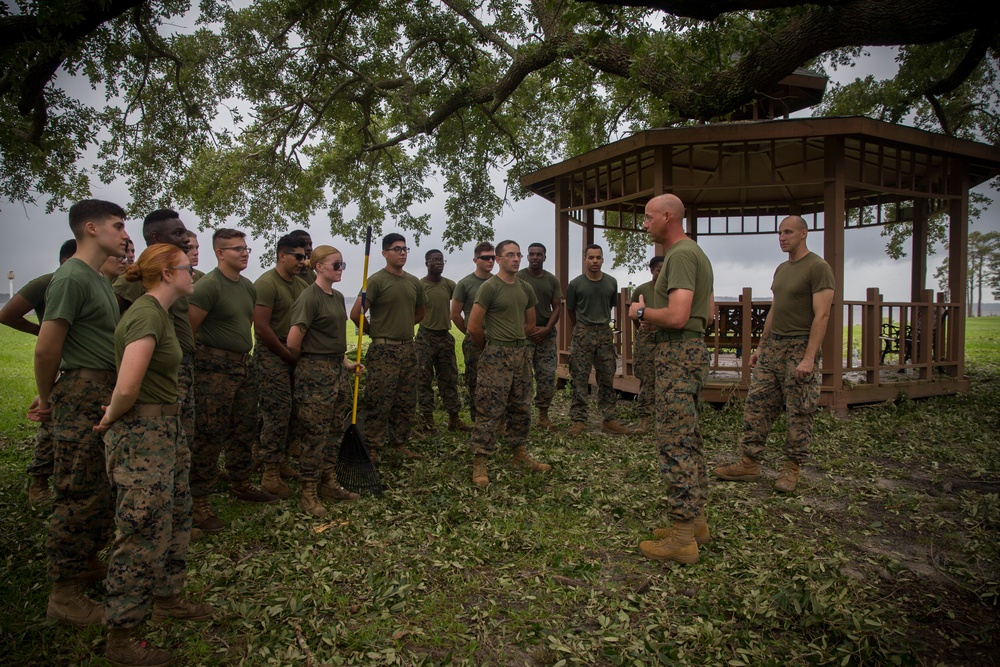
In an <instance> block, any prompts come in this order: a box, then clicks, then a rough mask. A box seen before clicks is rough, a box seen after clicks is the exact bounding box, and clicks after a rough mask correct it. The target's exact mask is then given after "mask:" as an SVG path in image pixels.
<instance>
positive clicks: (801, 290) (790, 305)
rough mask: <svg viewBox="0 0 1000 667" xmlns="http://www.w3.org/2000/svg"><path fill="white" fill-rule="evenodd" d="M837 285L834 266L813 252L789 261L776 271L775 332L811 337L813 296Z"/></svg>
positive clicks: (779, 266)
mask: <svg viewBox="0 0 1000 667" xmlns="http://www.w3.org/2000/svg"><path fill="white" fill-rule="evenodd" d="M834 287H835V283H834V279H833V269H831V268H830V265H829V264H827V263H826V260H824V259H823V258H822V257H820V256H819V255H817V254H816V253H814V252H810V253H809V254H808V255H806V256H805V257H803V258H802V259H799V260H796V261H794V262H793V261H791V260H788V261H785V262H782V263H781V264H779V265H778V268H777V269H775V270H774V279H773V280H772V281H771V293H772V294H774V303H772V305H771V313H772V314H771V332H772V333H776V334H778V335H779V336H808V335H809V330H810V329H811V328H812V321H813V315H814V313H813V304H812V299H813V295H814V294H816V293H817V292H822V291H823V290H826V289H833V288H834Z"/></svg>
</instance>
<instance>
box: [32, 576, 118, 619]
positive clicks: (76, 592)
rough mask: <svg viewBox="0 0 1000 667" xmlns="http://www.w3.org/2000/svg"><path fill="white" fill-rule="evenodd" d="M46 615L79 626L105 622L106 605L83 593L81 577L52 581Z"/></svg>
mask: <svg viewBox="0 0 1000 667" xmlns="http://www.w3.org/2000/svg"><path fill="white" fill-rule="evenodd" d="M45 615H46V616H47V617H49V618H52V619H55V620H57V621H59V622H61V623H66V624H67V625H75V626H76V627H78V628H85V627H87V626H88V625H102V624H103V623H104V607H103V606H102V605H100V604H98V603H96V602H94V601H93V600H91V599H90V598H88V597H87V596H86V595H84V594H83V584H81V583H80V580H79V579H69V580H65V581H56V582H53V583H52V592H51V593H49V602H48V605H47V606H46V608H45Z"/></svg>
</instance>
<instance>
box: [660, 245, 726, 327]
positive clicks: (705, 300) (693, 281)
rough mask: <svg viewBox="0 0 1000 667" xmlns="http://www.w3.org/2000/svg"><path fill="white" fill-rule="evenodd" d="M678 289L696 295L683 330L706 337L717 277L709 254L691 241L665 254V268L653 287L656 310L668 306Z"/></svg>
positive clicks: (670, 249)
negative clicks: (672, 294) (673, 292)
mask: <svg viewBox="0 0 1000 667" xmlns="http://www.w3.org/2000/svg"><path fill="white" fill-rule="evenodd" d="M675 289H686V290H691V291H692V292H693V293H694V294H693V296H692V300H691V316H690V317H689V318H688V321H687V323H685V325H684V327H683V330H684V331H693V332H698V333H701V334H704V333H705V329H706V327H707V326H708V321H709V312H708V311H709V308H710V305H711V300H712V293H713V292H714V291H715V276H714V274H713V272H712V263H711V262H710V261H708V256H707V255H705V251H704V250H702V249H701V246H699V245H698V244H697V243H695V242H694V241H692V240H691V239H681V240H680V241H678V242H677V243H675V244H674V245H672V246H670V248H669V249H668V250H667V252H666V253H664V255H663V268H662V269H661V270H660V277H659V279H657V281H656V285H655V286H654V288H653V307H654V308H666V307H668V306H669V305H670V291H671V290H675Z"/></svg>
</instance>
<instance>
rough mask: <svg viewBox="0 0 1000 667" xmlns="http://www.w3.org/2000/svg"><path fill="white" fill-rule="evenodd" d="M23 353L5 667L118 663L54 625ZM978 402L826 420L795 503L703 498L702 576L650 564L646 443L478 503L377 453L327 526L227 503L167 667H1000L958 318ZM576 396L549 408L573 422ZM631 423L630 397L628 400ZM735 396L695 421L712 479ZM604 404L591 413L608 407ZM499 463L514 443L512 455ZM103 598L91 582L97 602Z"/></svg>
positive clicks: (991, 520) (727, 445) (987, 373)
mask: <svg viewBox="0 0 1000 667" xmlns="http://www.w3.org/2000/svg"><path fill="white" fill-rule="evenodd" d="M32 346H33V339H32V338H30V337H28V336H24V335H21V334H18V333H16V332H10V331H8V330H4V331H0V361H2V367H0V398H2V400H0V462H2V464H0V505H2V507H3V511H2V513H0V558H2V560H0V664H3V665H104V664H105V662H104V660H103V658H102V657H100V656H102V655H103V648H104V639H103V633H102V632H101V630H100V629H91V630H87V631H83V632H81V631H78V630H75V629H70V628H65V627H62V626H58V625H54V624H51V623H49V622H47V621H46V619H45V598H46V595H47V592H48V584H47V583H46V581H45V567H44V563H45V559H44V544H45V526H46V514H45V512H44V511H41V510H38V511H35V510H30V509H29V508H28V506H27V502H26V495H25V491H24V484H25V475H24V468H25V466H26V465H27V463H28V461H29V459H30V453H31V445H32V443H31V438H32V432H33V427H32V424H30V423H29V422H26V421H25V420H24V419H23V413H24V411H25V408H26V407H27V405H28V402H29V401H30V399H31V397H32V395H33V393H34V392H33V382H32V379H31V363H30V356H31V350H32ZM967 349H968V364H969V365H968V374H969V377H970V380H971V391H970V393H969V394H968V395H966V396H958V397H947V398H935V399H928V400H921V401H918V402H914V401H910V400H908V399H906V398H905V397H903V398H901V399H900V400H898V401H895V402H893V403H889V404H884V405H876V406H870V407H865V408H856V409H854V410H852V411H851V414H850V418H849V419H846V420H840V419H837V418H834V417H832V416H830V415H827V414H822V415H820V416H818V418H817V420H816V428H815V438H814V440H815V444H814V455H813V459H812V461H811V462H810V464H809V465H808V466H807V467H806V469H805V474H804V477H803V481H802V482H801V484H800V487H799V490H798V492H796V493H794V494H791V495H787V496H783V495H779V494H776V493H774V492H773V491H772V488H771V483H772V482H773V480H774V479H775V478H776V476H777V469H778V468H780V465H781V443H782V441H783V438H784V428H785V427H784V422H783V421H781V422H779V424H778V425H777V427H776V428H775V430H774V432H773V433H772V436H771V441H770V443H769V444H770V447H769V459H768V461H767V462H766V468H767V470H766V479H764V480H762V481H761V482H759V483H747V484H739V483H721V482H718V481H716V480H714V479H712V480H711V481H710V483H709V494H710V499H709V503H710V504H709V509H708V519H709V524H710V526H711V530H712V534H713V540H712V542H711V543H710V544H709V545H707V546H705V547H703V548H702V550H701V561H700V562H699V563H698V564H696V565H693V566H685V567H681V566H677V567H669V566H664V565H662V564H659V563H654V562H650V561H646V560H644V559H643V558H642V557H641V556H640V555H639V553H638V548H637V547H638V543H639V541H640V540H642V539H647V538H648V536H649V534H650V531H651V530H652V529H653V528H656V527H658V526H660V525H663V521H664V508H665V500H664V499H665V489H664V487H663V482H662V481H661V479H660V477H659V474H658V472H657V467H656V456H655V452H656V440H655V437H653V436H646V437H628V438H615V437H611V436H604V435H602V434H600V433H599V423H598V421H597V416H596V414H595V415H594V417H593V419H592V421H591V424H590V430H589V433H588V434H586V435H585V436H583V437H580V438H574V439H572V440H570V439H569V438H567V437H566V436H565V435H564V432H560V433H554V434H553V433H541V432H533V434H532V440H531V451H532V452H533V453H534V454H535V455H536V456H537V458H539V459H540V460H543V461H546V462H549V463H551V464H552V466H553V469H552V471H551V473H549V474H548V475H544V476H539V475H531V474H525V473H520V472H516V471H515V470H514V469H513V468H511V466H510V465H509V463H508V461H507V460H506V456H503V455H498V456H497V457H496V458H495V459H494V460H493V461H492V462H491V467H490V476H491V480H492V483H491V484H490V486H489V487H488V488H487V489H486V490H478V489H476V488H474V487H473V486H472V484H471V482H470V457H469V455H468V446H467V438H466V437H463V436H461V435H456V434H453V433H450V432H448V431H446V430H444V423H445V421H446V415H445V414H444V413H443V411H439V412H438V415H437V416H438V425H439V433H438V434H437V435H436V436H433V437H429V438H425V439H423V440H417V441H416V442H414V443H413V444H412V447H413V448H414V449H416V450H418V451H422V452H423V453H425V454H426V455H427V459H426V460H423V461H418V462H413V463H410V462H408V463H405V464H400V463H399V462H392V461H389V462H387V464H386V465H384V466H383V469H382V470H383V476H384V479H385V481H386V482H387V483H388V486H389V490H388V491H387V493H386V495H385V496H384V497H383V498H381V499H374V498H364V499H362V500H361V501H359V502H357V503H354V504H350V505H336V506H331V510H332V511H331V514H330V515H329V516H327V517H325V518H324V519H322V520H314V519H312V518H310V517H307V516H306V515H304V514H302V513H301V512H300V511H299V510H298V505H297V502H296V499H295V498H294V497H293V499H291V500H288V501H284V502H282V503H280V504H276V505H270V506H263V507H260V506H253V505H248V504H244V503H239V502H234V501H232V500H230V499H229V498H228V496H227V495H225V493H224V491H225V489H224V488H223V489H220V493H219V494H218V495H216V496H215V497H214V503H215V505H216V508H217V509H218V510H219V514H220V517H221V518H222V519H223V521H225V522H226V523H227V524H229V530H227V531H226V532H223V533H220V534H218V535H217V536H213V537H209V538H207V539H205V540H204V541H202V542H201V543H199V544H195V545H193V546H192V549H191V551H190V554H189V557H190V559H189V576H188V590H189V593H190V595H191V596H192V597H194V598H198V599H204V600H207V601H209V602H211V603H212V604H214V605H215V606H216V607H217V608H218V610H219V613H218V615H217V618H216V619H215V620H214V621H212V622H211V623H208V624H201V625H195V624H181V623H176V624H174V623H168V624H165V625H160V626H148V628H149V632H148V637H149V638H150V639H151V640H152V641H153V642H154V643H156V644H158V645H161V646H164V647H166V648H169V649H170V650H171V651H172V652H173V653H174V655H175V663H174V664H177V665H334V664H359V665H390V664H401V665H444V664H465V665H553V666H555V665H565V664H585V665H595V664H600V665H619V664H631V665H648V664H666V665H674V664H681V665H734V666H736V665H776V666H777V665H803V664H830V665H834V664H836V665H851V664H853V665H882V664H901V665H936V664H947V665H995V664H998V663H1000V643H998V640H997V636H998V633H1000V627H998V625H1000V624H998V620H1000V615H998V613H997V610H998V606H1000V545H998V537H997V536H998V534H1000V533H998V531H1000V496H998V494H1000V435H998V433H1000V409H998V405H1000V318H983V319H980V320H969V323H968V340H967ZM568 407H569V396H568V394H567V393H565V392H560V393H558V394H557V397H556V403H555V405H554V413H555V418H556V420H557V422H558V423H559V424H560V425H562V426H563V427H568V426H569V422H568V417H567V412H568ZM620 410H621V414H622V417H623V418H624V420H625V421H631V420H632V418H633V417H634V415H633V411H632V406H631V404H628V403H624V402H623V403H621V404H620ZM741 410H742V405H740V404H731V405H728V406H726V407H724V408H722V409H716V408H713V407H710V406H707V405H705V406H703V411H702V424H703V433H704V436H705V450H706V456H707V458H708V462H709V469H710V470H711V468H712V467H714V466H715V465H718V464H720V463H722V462H725V461H729V460H732V458H733V457H734V456H735V455H736V446H735V443H736V441H737V438H738V434H739V431H740V428H741V424H742V416H741ZM595 413H596V407H595ZM500 451H502V449H501V450H500ZM89 593H90V594H91V595H92V596H94V597H98V598H99V597H100V596H101V595H102V586H101V585H100V584H97V585H95V586H93V587H92V588H90V589H89Z"/></svg>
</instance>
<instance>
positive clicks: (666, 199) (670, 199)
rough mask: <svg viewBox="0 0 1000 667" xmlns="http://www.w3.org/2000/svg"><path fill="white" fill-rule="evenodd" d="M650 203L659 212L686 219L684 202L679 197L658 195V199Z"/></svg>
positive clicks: (653, 199)
mask: <svg viewBox="0 0 1000 667" xmlns="http://www.w3.org/2000/svg"><path fill="white" fill-rule="evenodd" d="M649 203H650V204H651V205H653V206H654V207H655V208H656V210H657V211H665V212H667V213H669V214H670V215H671V216H672V217H675V218H678V219H683V218H684V202H682V201H681V200H680V198H679V197H678V196H677V195H671V194H666V195H657V196H656V197H653V198H652V199H650V200H649Z"/></svg>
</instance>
